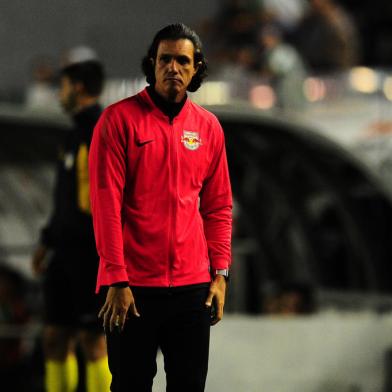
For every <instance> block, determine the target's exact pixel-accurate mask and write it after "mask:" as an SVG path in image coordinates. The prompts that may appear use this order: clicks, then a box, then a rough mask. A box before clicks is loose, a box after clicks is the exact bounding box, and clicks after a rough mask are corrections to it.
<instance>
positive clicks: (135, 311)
mask: <svg viewBox="0 0 392 392" xmlns="http://www.w3.org/2000/svg"><path fill="white" fill-rule="evenodd" d="M130 309H131V313H132V314H133V315H134V316H136V317H140V314H139V312H138V311H137V309H136V304H135V302H133V303H132V304H131V306H130Z"/></svg>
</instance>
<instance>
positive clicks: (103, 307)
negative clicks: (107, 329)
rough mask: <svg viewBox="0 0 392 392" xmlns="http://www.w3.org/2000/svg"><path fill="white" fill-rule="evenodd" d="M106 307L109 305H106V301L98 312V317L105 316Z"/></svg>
mask: <svg viewBox="0 0 392 392" xmlns="http://www.w3.org/2000/svg"><path fill="white" fill-rule="evenodd" d="M106 307H107V305H106V303H105V304H104V305H103V306H102V308H101V310H100V311H99V313H98V318H102V317H103V315H104V313H105V310H106Z"/></svg>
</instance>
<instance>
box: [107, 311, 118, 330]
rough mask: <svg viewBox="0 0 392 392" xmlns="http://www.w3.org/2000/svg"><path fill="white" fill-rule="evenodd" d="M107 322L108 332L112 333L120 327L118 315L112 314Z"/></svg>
mask: <svg viewBox="0 0 392 392" xmlns="http://www.w3.org/2000/svg"><path fill="white" fill-rule="evenodd" d="M109 322H110V325H109V330H110V332H113V331H114V329H115V328H119V327H120V315H119V314H118V313H116V312H112V314H111V316H110V321H109Z"/></svg>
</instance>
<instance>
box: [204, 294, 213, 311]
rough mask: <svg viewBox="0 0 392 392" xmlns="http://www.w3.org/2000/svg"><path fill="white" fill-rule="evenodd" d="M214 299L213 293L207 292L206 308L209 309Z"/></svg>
mask: <svg viewBox="0 0 392 392" xmlns="http://www.w3.org/2000/svg"><path fill="white" fill-rule="evenodd" d="M213 298H214V293H213V292H212V291H210V292H209V294H208V297H207V299H206V302H205V304H206V306H208V307H209V308H210V307H211V306H212V300H213Z"/></svg>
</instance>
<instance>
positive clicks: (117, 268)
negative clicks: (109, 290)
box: [98, 257, 128, 286]
mask: <svg viewBox="0 0 392 392" xmlns="http://www.w3.org/2000/svg"><path fill="white" fill-rule="evenodd" d="M98 275H99V277H98V280H99V281H100V285H101V286H111V285H112V284H114V283H117V282H128V273H127V269H126V267H125V265H121V264H114V263H112V262H110V261H108V260H107V259H103V258H102V257H101V261H100V263H99V271H98Z"/></svg>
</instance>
